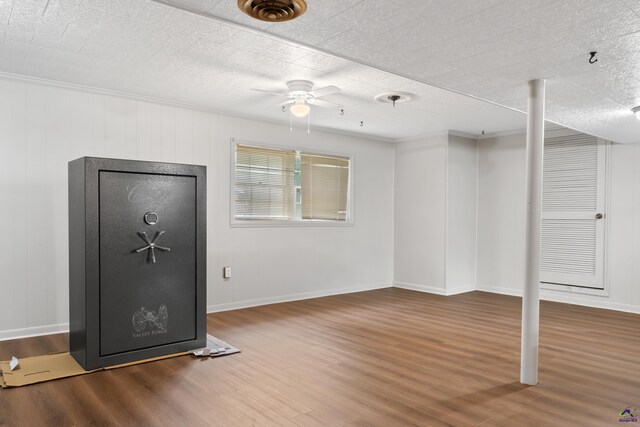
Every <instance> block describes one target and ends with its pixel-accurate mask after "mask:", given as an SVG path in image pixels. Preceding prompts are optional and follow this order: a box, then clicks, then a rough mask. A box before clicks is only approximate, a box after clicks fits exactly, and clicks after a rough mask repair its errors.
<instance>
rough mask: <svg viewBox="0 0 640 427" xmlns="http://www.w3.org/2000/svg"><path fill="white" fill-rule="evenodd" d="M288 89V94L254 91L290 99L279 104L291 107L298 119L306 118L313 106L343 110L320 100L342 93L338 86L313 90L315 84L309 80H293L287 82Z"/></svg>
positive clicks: (339, 106) (338, 106) (337, 105)
mask: <svg viewBox="0 0 640 427" xmlns="http://www.w3.org/2000/svg"><path fill="white" fill-rule="evenodd" d="M287 89H288V90H287V92H273V91H269V90H263V89H252V90H255V91H257V92H264V93H268V94H270V95H277V96H284V97H286V98H289V99H287V100H286V101H285V102H283V103H281V104H278V106H282V107H283V108H284V107H285V106H287V105H290V107H289V111H290V112H291V114H293V115H294V116H296V117H305V116H306V115H307V114H309V111H311V106H312V105H313V106H316V107H322V108H335V109H341V108H342V106H341V105H339V104H336V103H333V102H329V101H325V100H322V99H318V98H320V97H323V96H327V95H331V94H333V93H337V92H340V88H338V87H336V86H325V87H321V88H318V89H313V83H312V82H310V81H308V80H291V81H290V82H287ZM283 111H284V110H283Z"/></svg>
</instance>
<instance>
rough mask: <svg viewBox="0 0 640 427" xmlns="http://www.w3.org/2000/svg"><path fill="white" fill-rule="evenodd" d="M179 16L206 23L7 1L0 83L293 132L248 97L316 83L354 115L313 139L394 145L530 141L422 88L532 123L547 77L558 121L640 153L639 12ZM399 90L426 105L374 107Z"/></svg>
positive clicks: (204, 5)
mask: <svg viewBox="0 0 640 427" xmlns="http://www.w3.org/2000/svg"><path fill="white" fill-rule="evenodd" d="M171 3H173V4H175V5H177V6H180V7H182V8H184V9H188V10H191V11H195V12H198V13H200V15H198V14H193V13H189V12H186V11H185V10H182V9H179V8H174V7H170V6H167V5H166V4H160V3H158V2H153V1H151V0H131V1H127V0H48V1H47V0H13V1H12V0H0V71H2V72H6V73H13V74H19V75H26V76H33V77H40V78H45V79H50V80H55V81H62V82H69V83H74V84H79V85H84V86H90V87H98V88H104V89H110V90H116V91H122V92H127V93H133V94H138V95H144V96H151V97H157V98H163V99H169V100H176V101H180V102H184V103H189V104H195V105H200V106H204V107H208V108H212V109H216V110H221V111H229V112H232V113H237V114H243V115H248V116H253V117H259V118H264V119H268V120H278V121H282V122H286V123H288V121H289V116H288V114H286V113H282V112H280V110H279V108H277V107H274V104H276V103H278V101H279V99H278V98H276V97H273V98H272V97H269V96H266V95H262V94H259V93H256V92H253V91H251V90H249V89H250V88H263V89H267V90H285V82H286V81H287V80H291V79H308V80H312V81H314V82H315V83H316V84H317V85H318V86H324V85H329V84H333V85H336V86H338V87H340V88H342V90H343V91H342V93H339V94H335V95H331V96H329V97H327V98H326V99H327V100H329V101H334V102H338V103H342V104H343V105H344V106H345V115H344V116H340V115H339V114H338V113H337V112H336V111H329V110H321V109H314V110H313V111H312V114H311V123H312V127H313V126H317V127H325V128H333V129H338V130H343V131H349V132H356V133H361V134H366V135H375V136H379V137H384V138H390V139H397V138H405V137H411V136H416V135H421V134H426V133H431V132H438V131H443V130H447V129H453V130H457V131H462V132H467V133H470V134H476V135H477V134H480V133H481V132H482V131H483V130H484V131H485V132H486V133H489V134H491V133H497V132H505V131H510V130H514V129H522V128H524V126H525V118H524V116H523V115H522V114H520V113H518V112H515V111H513V110H509V109H504V108H501V107H498V106H496V105H492V104H489V103H484V102H481V101H479V100H477V99H474V98H470V97H466V96H463V95H460V94H457V93H452V92H448V91H444V90H442V89H439V88H437V87H433V86H430V85H428V84H425V83H431V84H434V85H436V86H440V87H446V88H449V89H453V90H455V91H458V92H461V93H465V94H471V95H473V96H475V97H479V98H482V99H487V100H490V101H492V102H495V103H498V104H502V105H506V106H508V107H510V108H513V109H517V110H521V111H523V110H524V109H525V108H526V82H527V81H528V80H529V79H532V78H538V77H544V78H547V79H548V104H547V116H548V118H549V119H550V120H552V121H554V122H557V123H560V124H563V125H566V126H569V127H573V128H576V129H579V130H583V131H585V132H590V133H593V134H596V135H599V136H603V137H606V138H609V139H612V140H615V141H620V142H640V121H637V120H635V118H634V117H633V115H632V113H631V112H630V108H631V107H633V106H635V105H637V104H640V81H639V79H638V78H639V77H640V71H639V70H640V43H638V42H639V41H640V33H635V32H637V31H639V30H640V6H639V4H640V3H637V2H636V1H635V0H633V1H632V0H600V1H593V0H581V1H578V0H556V1H551V0H538V1H536V0H483V1H477V0H457V1H456V0H413V1H400V0H309V1H308V4H309V10H308V12H307V13H306V14H305V15H304V16H303V17H301V18H300V19H298V20H296V21H293V22H290V23H280V24H276V25H271V24H268V23H262V22H260V21H255V20H251V19H250V18H248V17H246V16H245V15H243V14H241V13H240V12H239V11H238V9H237V6H236V1H235V0H171ZM405 4H406V5H408V7H406V8H405V7H402V6H403V5H405ZM207 16H211V17H213V18H212V19H211V18H208V17H207ZM220 18H222V19H223V20H221V19H220ZM224 20H228V21H233V22H225V21H224ZM289 41H293V42H297V43H291V42H289ZM590 50H599V51H600V52H601V53H600V54H599V55H598V58H599V61H598V62H597V63H596V64H595V65H590V64H588V62H587V59H588V52H589V51H590ZM332 53H333V54H335V55H337V56H335V55H332ZM367 65H370V66H367ZM382 70H386V71H390V72H391V73H389V72H386V71H382ZM389 91H404V92H412V93H415V94H416V95H417V101H415V102H411V103H408V104H401V105H399V106H397V107H396V108H395V109H393V108H392V107H391V106H390V105H385V104H381V103H378V102H376V101H374V100H373V98H374V96H375V95H377V94H379V93H382V92H389ZM361 120H362V121H364V126H363V127H360V121H361ZM298 123H299V124H300V125H302V124H303V123H304V121H302V122H300V120H299V119H298ZM305 124H306V123H305Z"/></svg>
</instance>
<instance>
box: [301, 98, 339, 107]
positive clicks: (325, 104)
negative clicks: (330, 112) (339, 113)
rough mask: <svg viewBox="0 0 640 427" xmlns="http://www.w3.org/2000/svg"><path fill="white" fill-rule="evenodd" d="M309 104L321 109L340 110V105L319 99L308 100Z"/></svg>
mask: <svg viewBox="0 0 640 427" xmlns="http://www.w3.org/2000/svg"><path fill="white" fill-rule="evenodd" d="M309 104H311V105H315V106H318V107H322V108H333V109H340V108H342V105H340V104H336V103H335V102H329V101H323V100H321V99H310V100H309Z"/></svg>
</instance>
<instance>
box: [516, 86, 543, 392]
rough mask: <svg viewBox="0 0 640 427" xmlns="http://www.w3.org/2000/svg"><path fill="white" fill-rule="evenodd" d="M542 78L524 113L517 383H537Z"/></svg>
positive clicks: (532, 89)
mask: <svg viewBox="0 0 640 427" xmlns="http://www.w3.org/2000/svg"><path fill="white" fill-rule="evenodd" d="M544 88H545V81H544V80H531V81H530V82H529V109H528V116H527V168H526V197H527V212H526V235H525V271H524V274H525V276H524V293H523V298H522V347H521V352H520V382H521V383H522V384H529V385H535V384H537V383H538V332H539V329H540V295H539V294H540V222H541V221H540V217H541V210H542V159H543V153H544V101H545V100H544V97H545V93H544Z"/></svg>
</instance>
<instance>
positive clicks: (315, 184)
mask: <svg viewBox="0 0 640 427" xmlns="http://www.w3.org/2000/svg"><path fill="white" fill-rule="evenodd" d="M300 159H301V163H302V165H301V175H302V176H301V184H302V185H301V187H302V188H301V191H302V219H306V220H335V221H346V220H347V210H348V203H349V200H348V199H349V198H348V194H349V159H348V158H343V157H329V156H319V155H313V154H304V153H303V154H300Z"/></svg>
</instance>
